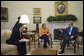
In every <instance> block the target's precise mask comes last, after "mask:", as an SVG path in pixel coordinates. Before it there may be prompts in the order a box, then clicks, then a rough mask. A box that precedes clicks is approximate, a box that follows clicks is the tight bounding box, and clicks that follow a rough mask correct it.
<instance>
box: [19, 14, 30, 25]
mask: <svg viewBox="0 0 84 56" xmlns="http://www.w3.org/2000/svg"><path fill="white" fill-rule="evenodd" d="M19 23H23V24H27V23H30V21H29V17H28V15H21V19H20V21H19Z"/></svg>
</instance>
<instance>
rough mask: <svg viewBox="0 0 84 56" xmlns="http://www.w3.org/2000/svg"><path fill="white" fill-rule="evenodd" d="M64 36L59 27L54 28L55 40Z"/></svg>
mask: <svg viewBox="0 0 84 56" xmlns="http://www.w3.org/2000/svg"><path fill="white" fill-rule="evenodd" d="M63 30H64V29H63ZM62 37H63V34H62V33H61V32H60V31H59V29H54V40H60V39H62Z"/></svg>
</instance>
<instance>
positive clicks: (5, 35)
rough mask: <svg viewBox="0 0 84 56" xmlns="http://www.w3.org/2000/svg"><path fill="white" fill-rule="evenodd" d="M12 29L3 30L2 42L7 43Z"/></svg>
mask: <svg viewBox="0 0 84 56" xmlns="http://www.w3.org/2000/svg"><path fill="white" fill-rule="evenodd" d="M11 33H12V31H10V30H1V43H5V42H6V40H7V39H8V38H10V35H11Z"/></svg>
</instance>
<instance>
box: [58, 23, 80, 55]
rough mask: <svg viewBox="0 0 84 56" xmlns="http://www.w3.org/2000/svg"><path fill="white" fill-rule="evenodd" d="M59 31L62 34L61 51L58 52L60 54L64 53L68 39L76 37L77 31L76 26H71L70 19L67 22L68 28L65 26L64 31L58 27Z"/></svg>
mask: <svg viewBox="0 0 84 56" xmlns="http://www.w3.org/2000/svg"><path fill="white" fill-rule="evenodd" d="M59 31H60V32H61V33H63V34H64V36H63V42H62V45H61V51H60V52H59V54H62V53H64V50H65V46H66V44H69V41H71V40H75V39H77V36H78V34H79V31H78V28H77V27H74V26H73V23H72V21H70V22H69V25H68V28H66V29H65V30H64V31H63V30H62V29H59Z"/></svg>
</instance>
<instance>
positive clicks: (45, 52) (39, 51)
mask: <svg viewBox="0 0 84 56" xmlns="http://www.w3.org/2000/svg"><path fill="white" fill-rule="evenodd" d="M30 55H57V50H49V49H40V48H37V49H35V50H33V51H32V52H31V54H30Z"/></svg>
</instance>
